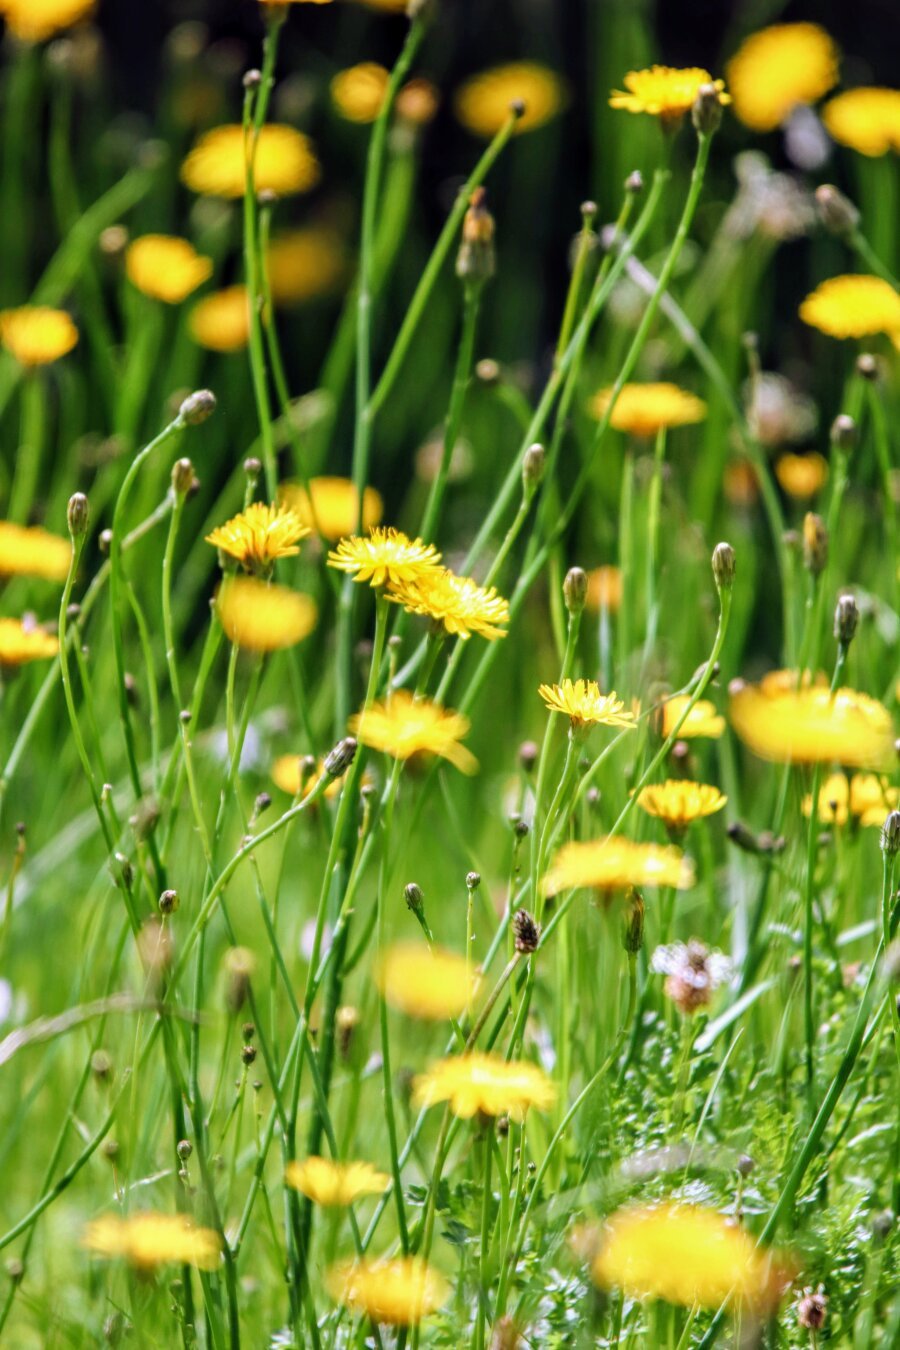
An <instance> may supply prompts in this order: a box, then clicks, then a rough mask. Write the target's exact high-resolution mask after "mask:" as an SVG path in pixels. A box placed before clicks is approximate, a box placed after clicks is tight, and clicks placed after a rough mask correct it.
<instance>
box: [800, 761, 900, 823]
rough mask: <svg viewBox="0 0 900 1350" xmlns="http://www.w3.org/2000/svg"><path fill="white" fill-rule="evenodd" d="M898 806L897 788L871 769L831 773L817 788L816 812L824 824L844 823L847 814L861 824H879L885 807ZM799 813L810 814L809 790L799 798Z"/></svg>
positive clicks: (810, 795) (889, 808) (898, 791)
mask: <svg viewBox="0 0 900 1350" xmlns="http://www.w3.org/2000/svg"><path fill="white" fill-rule="evenodd" d="M897 806H900V788H895V787H888V786H887V785H886V784H885V783H884V782H883V780H882V779H881V778H879V777H878V776H877V775H876V774H874V773H855V774H854V775H853V777H852V778H851V779H850V780H849V781H848V779H847V776H846V774H843V773H833V774H830V775H829V777H828V778H827V779H826V780H825V782H824V783H823V784H822V786H821V787H820V788H819V804H818V808H817V810H816V816H817V818H818V819H819V820H821V821H822V822H823V823H824V824H826V825H846V824H847V821H848V820H849V819H851V818H853V819H854V820H856V821H857V822H858V823H859V824H860V825H861V826H863V827H864V828H865V827H868V826H872V825H878V826H881V825H883V824H884V817H885V814H886V813H887V812H888V811H892V810H894V809H895V808H896V807H897ZM803 814H804V815H805V816H809V815H811V814H812V794H811V793H807V794H806V796H805V797H804V798H803Z"/></svg>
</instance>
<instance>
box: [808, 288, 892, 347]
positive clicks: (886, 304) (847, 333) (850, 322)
mask: <svg viewBox="0 0 900 1350" xmlns="http://www.w3.org/2000/svg"><path fill="white" fill-rule="evenodd" d="M800 318H801V319H802V320H803V322H804V323H808V324H810V326H811V327H813V328H818V329H819V331H820V332H822V333H827V334H828V336H829V337H835V338H861V337H871V336H872V335H873V334H874V333H891V334H894V333H900V295H898V294H897V292H896V291H895V290H894V288H893V286H891V285H890V283H889V282H887V281H884V280H883V279H882V278H881V277H874V276H865V275H863V276H856V275H848V276H840V277H831V278H829V280H828V281H823V282H822V284H821V285H820V286H817V287H816V289H815V290H814V291H813V292H812V293H811V294H810V295H808V296H807V297H806V299H805V300H804V301H803V303H802V305H801V306H800Z"/></svg>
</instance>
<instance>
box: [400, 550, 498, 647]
mask: <svg viewBox="0 0 900 1350" xmlns="http://www.w3.org/2000/svg"><path fill="white" fill-rule="evenodd" d="M386 594H387V598H388V600H393V601H394V602H395V604H398V605H402V606H403V608H404V609H405V610H406V612H407V614H422V615H424V616H426V617H427V618H429V619H431V620H432V621H433V622H434V623H436V624H439V625H440V626H441V627H442V628H443V629H444V631H445V632H447V633H452V634H453V635H454V636H456V637H460V638H463V639H464V640H465V639H467V638H469V637H470V636H471V635H472V633H477V634H478V635H479V636H480V637H483V638H487V639H488V640H489V641H492V640H493V639H494V638H501V637H506V629H505V627H503V626H502V625H504V624H507V623H508V622H509V602H508V601H507V600H504V598H503V596H502V595H498V594H497V592H496V590H495V589H494V587H493V586H489V587H484V586H479V585H478V583H477V581H473V580H472V578H471V577H458V576H456V574H455V573H454V572H451V571H449V569H448V568H445V567H441V568H437V569H433V570H430V571H428V572H426V573H424V574H423V575H421V576H419V577H417V578H415V579H414V580H412V581H409V582H405V583H404V582H398V583H396V584H392V585H389V586H388V589H387V592H386Z"/></svg>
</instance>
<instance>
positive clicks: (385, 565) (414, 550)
mask: <svg viewBox="0 0 900 1350" xmlns="http://www.w3.org/2000/svg"><path fill="white" fill-rule="evenodd" d="M440 560H441V555H440V553H438V551H437V549H436V548H435V547H434V545H433V544H423V543H422V540H421V539H409V538H407V536H406V535H405V534H404V533H403V532H402V530H395V529H394V528H393V526H388V527H387V528H382V527H381V526H379V527H377V528H375V529H372V530H370V531H369V533H368V535H366V536H365V537H362V536H360V535H351V536H350V537H349V538H347V539H342V540H341V541H340V543H339V544H338V546H337V548H336V549H335V550H333V551H332V552H331V553H329V555H328V566H329V567H336V568H337V569H338V571H340V572H346V573H348V575H350V576H352V577H353V580H354V581H360V582H368V583H369V584H370V585H371V586H403V585H408V584H409V583H410V582H414V581H418V580H420V579H421V578H422V577H424V576H427V575H430V574H432V573H433V572H435V571H436V570H437V565H438V563H439V562H440Z"/></svg>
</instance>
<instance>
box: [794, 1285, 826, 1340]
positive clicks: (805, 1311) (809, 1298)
mask: <svg viewBox="0 0 900 1350" xmlns="http://www.w3.org/2000/svg"><path fill="white" fill-rule="evenodd" d="M827 1316H828V1295H827V1294H826V1293H825V1286H824V1285H821V1284H820V1285H819V1287H818V1289H815V1290H813V1289H804V1291H803V1295H802V1297H801V1299H800V1302H799V1303H798V1304H797V1321H798V1323H799V1324H800V1326H801V1327H806V1328H807V1330H808V1331H821V1330H822V1328H823V1327H824V1325H825V1320H826V1318H827Z"/></svg>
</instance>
